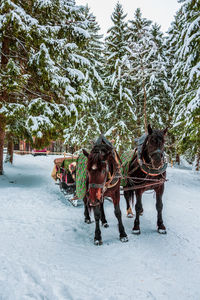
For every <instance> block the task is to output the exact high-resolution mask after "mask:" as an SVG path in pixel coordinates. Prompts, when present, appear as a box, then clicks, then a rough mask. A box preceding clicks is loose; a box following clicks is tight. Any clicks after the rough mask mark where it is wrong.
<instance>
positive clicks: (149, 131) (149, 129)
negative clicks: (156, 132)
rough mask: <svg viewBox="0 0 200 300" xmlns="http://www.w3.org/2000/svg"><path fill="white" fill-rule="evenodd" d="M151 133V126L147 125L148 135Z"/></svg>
mask: <svg viewBox="0 0 200 300" xmlns="http://www.w3.org/2000/svg"><path fill="white" fill-rule="evenodd" d="M152 132H153V130H152V128H151V125H150V124H148V134H149V135H150V134H152Z"/></svg>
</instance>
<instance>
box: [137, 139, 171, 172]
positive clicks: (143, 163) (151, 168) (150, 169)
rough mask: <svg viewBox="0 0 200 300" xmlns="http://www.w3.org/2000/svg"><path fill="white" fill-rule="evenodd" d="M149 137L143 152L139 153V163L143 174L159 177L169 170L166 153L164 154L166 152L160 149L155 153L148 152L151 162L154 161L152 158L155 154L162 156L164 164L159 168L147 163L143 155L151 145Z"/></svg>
mask: <svg viewBox="0 0 200 300" xmlns="http://www.w3.org/2000/svg"><path fill="white" fill-rule="evenodd" d="M148 137H149V135H148V136H147V137H146V139H145V141H144V144H143V147H142V151H141V152H140V153H137V161H138V164H139V166H140V169H141V170H142V171H143V173H145V174H147V175H151V176H157V175H160V174H163V173H164V172H165V171H166V169H167V163H166V158H165V152H164V150H161V149H160V148H158V149H156V150H154V151H150V152H149V151H148V154H147V155H148V157H149V158H150V160H151V159H152V156H153V155H154V154H161V155H162V160H163V163H162V165H161V166H159V167H158V168H155V167H154V166H152V163H147V162H146V161H145V159H144V157H143V155H142V154H143V152H144V150H145V149H147V145H148V143H149V141H148Z"/></svg>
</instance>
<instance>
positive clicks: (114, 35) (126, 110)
mask: <svg viewBox="0 0 200 300" xmlns="http://www.w3.org/2000/svg"><path fill="white" fill-rule="evenodd" d="M125 17H126V15H125V14H124V13H123V8H122V6H121V4H119V2H118V3H117V5H116V7H115V9H114V12H113V14H112V16H111V19H112V22H113V26H112V27H111V28H110V29H109V30H108V33H107V34H108V35H107V37H106V39H105V51H104V53H105V55H104V59H105V72H104V76H105V94H104V97H105V99H104V102H103V104H104V105H105V107H107V108H108V114H107V119H106V120H105V121H106V126H107V132H106V135H107V136H108V137H110V138H114V139H115V144H116V146H117V148H119V147H122V145H124V147H127V145H131V144H132V137H133V128H134V125H135V119H136V116H135V107H134V106H135V104H134V98H133V94H132V91H131V89H130V86H129V84H128V82H127V80H128V67H129V62H128V60H127V58H128V55H127V54H128V50H127V48H128V42H127V39H128V35H127V23H126V22H125V20H124V19H125ZM125 143H126V145H125Z"/></svg>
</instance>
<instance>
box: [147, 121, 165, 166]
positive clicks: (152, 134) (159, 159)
mask: <svg viewBox="0 0 200 300" xmlns="http://www.w3.org/2000/svg"><path fill="white" fill-rule="evenodd" d="M166 133H167V128H165V129H164V130H157V129H152V128H151V126H150V124H149V125H148V135H147V137H146V139H145V142H144V144H143V150H142V153H143V157H144V159H145V160H146V161H149V162H150V163H151V165H152V166H153V168H154V169H159V168H161V167H162V166H163V165H164V163H165V157H164V143H165V140H164V138H165V135H166Z"/></svg>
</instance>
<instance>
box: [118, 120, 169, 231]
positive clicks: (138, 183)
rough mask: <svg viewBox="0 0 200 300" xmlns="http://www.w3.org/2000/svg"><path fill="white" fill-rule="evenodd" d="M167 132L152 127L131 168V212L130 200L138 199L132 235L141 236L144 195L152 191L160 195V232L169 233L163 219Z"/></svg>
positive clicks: (126, 191)
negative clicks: (165, 138)
mask: <svg viewBox="0 0 200 300" xmlns="http://www.w3.org/2000/svg"><path fill="white" fill-rule="evenodd" d="M166 132H167V129H164V130H153V129H152V128H151V126H150V125H148V134H147V135H146V136H143V141H142V143H141V144H140V142H139V143H138V147H137V153H136V155H134V156H133V159H132V161H131V162H130V165H129V170H128V180H127V185H126V186H125V187H124V197H125V199H126V203H127V211H128V210H130V200H132V199H133V195H134V193H135V195H136V205H135V210H136V217H135V221H134V227H133V230H132V232H133V233H135V234H139V233H140V220H139V218H140V215H141V214H142V212H143V208H142V194H143V193H144V192H145V191H147V190H150V189H153V190H154V191H155V192H156V209H157V230H158V232H159V233H166V228H165V226H164V224H163V219H162V208H163V203H162V195H163V192H164V182H165V181H166V168H167V163H166V162H165V157H164V136H165V134H166Z"/></svg>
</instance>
